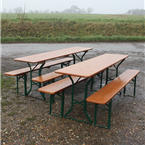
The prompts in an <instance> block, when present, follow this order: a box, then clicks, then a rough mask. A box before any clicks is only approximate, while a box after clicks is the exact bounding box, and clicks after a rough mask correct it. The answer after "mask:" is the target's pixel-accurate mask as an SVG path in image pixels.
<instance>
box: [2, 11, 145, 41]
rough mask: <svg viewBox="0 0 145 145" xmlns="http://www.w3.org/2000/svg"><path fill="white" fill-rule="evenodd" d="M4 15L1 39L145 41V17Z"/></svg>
mask: <svg viewBox="0 0 145 145" xmlns="http://www.w3.org/2000/svg"><path fill="white" fill-rule="evenodd" d="M17 17H18V16H17V14H14V13H11V14H9V13H8V14H5V13H3V14H2V15H1V18H2V20H1V30H2V32H1V36H2V38H1V41H2V43H8V42H18V41H20V42H90V41H91V42H96V41H97V42H98V41H145V30H144V22H145V19H144V17H143V16H132V15H101V14H44V13H38V14H36V13H35V14H34V13H32V14H26V19H21V20H20V19H18V18H17Z"/></svg>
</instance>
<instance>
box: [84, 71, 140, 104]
mask: <svg viewBox="0 0 145 145" xmlns="http://www.w3.org/2000/svg"><path fill="white" fill-rule="evenodd" d="M139 72H140V71H139V70H131V69H128V70H126V71H125V72H124V73H122V74H121V75H119V76H118V77H117V78H115V79H114V80H113V81H111V82H110V83H108V84H107V85H106V86H104V87H103V88H101V89H100V90H98V91H97V92H95V93H94V94H92V95H91V96H90V97H88V98H87V99H86V101H87V102H90V103H95V104H103V105H104V104H107V103H108V102H109V101H110V100H111V99H112V98H113V97H114V96H115V95H116V94H117V93H118V92H120V91H121V90H122V89H123V88H124V87H125V86H126V85H127V84H128V83H129V82H130V81H131V80H132V79H133V78H134V77H135V76H137V75H138V74H139Z"/></svg>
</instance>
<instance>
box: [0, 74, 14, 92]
mask: <svg viewBox="0 0 145 145" xmlns="http://www.w3.org/2000/svg"><path fill="white" fill-rule="evenodd" d="M14 85H15V79H14V78H13V77H10V76H5V75H3V74H1V89H2V90H3V89H10V88H11V87H13V86H14Z"/></svg>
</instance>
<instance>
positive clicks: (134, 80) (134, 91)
mask: <svg viewBox="0 0 145 145" xmlns="http://www.w3.org/2000/svg"><path fill="white" fill-rule="evenodd" d="M136 77H137V76H136ZM136 77H135V78H134V79H132V81H133V83H134V90H133V97H135V93H136ZM125 93H126V86H125V87H124V96H125Z"/></svg>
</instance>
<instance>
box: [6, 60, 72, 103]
mask: <svg viewBox="0 0 145 145" xmlns="http://www.w3.org/2000/svg"><path fill="white" fill-rule="evenodd" d="M62 59H65V58H62ZM60 60H61V59H60ZM72 60H73V59H72ZM72 60H68V61H64V62H61V63H56V64H53V65H52V66H54V65H58V64H61V68H63V66H69V65H70V62H71V61H72ZM55 61H57V60H55ZM39 64H40V68H39V69H36V67H37V66H38V65H39ZM27 65H28V67H29V68H30V71H29V72H26V73H22V74H18V75H14V76H16V83H17V84H16V86H17V94H20V95H22V96H27V95H28V94H29V93H30V92H31V90H32V86H33V85H36V83H35V82H33V81H31V79H32V72H33V71H36V70H38V76H41V72H42V69H43V67H44V65H45V62H42V63H37V64H36V65H35V66H31V65H30V63H28V62H27ZM50 67H51V66H48V67H44V68H50ZM28 73H30V88H29V90H27V74H28ZM5 74H6V73H5ZM6 75H9V74H6ZM21 79H23V82H24V94H21V93H19V81H20V80H21ZM37 85H38V86H40V87H41V83H39V84H37ZM41 96H42V95H41ZM42 97H43V96H42ZM36 99H38V98H36ZM43 100H45V98H43Z"/></svg>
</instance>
